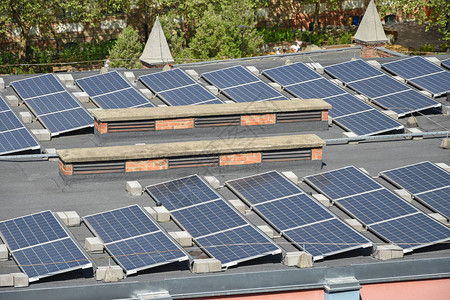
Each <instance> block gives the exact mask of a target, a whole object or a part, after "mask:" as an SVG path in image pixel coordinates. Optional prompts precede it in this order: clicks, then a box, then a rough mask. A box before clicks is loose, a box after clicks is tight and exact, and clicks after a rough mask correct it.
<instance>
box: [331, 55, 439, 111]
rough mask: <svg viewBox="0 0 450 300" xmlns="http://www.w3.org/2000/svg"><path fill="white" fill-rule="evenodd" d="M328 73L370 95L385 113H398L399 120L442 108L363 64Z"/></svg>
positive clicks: (335, 68)
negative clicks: (413, 114)
mask: <svg viewBox="0 0 450 300" xmlns="http://www.w3.org/2000/svg"><path fill="white" fill-rule="evenodd" d="M325 72H327V73H328V74H330V75H331V76H333V77H335V78H338V79H340V80H342V81H344V82H345V83H346V84H347V86H348V87H350V88H351V89H353V90H355V91H357V92H359V93H361V94H364V95H366V96H367V97H369V98H370V99H372V101H373V102H374V103H376V104H378V105H380V106H381V107H383V108H384V109H391V110H393V111H395V112H396V113H398V115H399V116H405V115H406V114H408V113H412V112H416V111H421V110H425V109H429V108H433V107H440V106H441V104H440V103H438V102H436V101H434V100H433V99H431V98H429V97H427V96H425V95H423V94H421V93H419V92H417V91H416V90H413V89H411V88H410V87H408V86H407V85H406V84H403V83H401V82H399V81H397V80H395V79H394V78H392V77H389V76H387V75H386V74H384V73H382V72H381V71H379V70H378V69H376V68H375V67H373V66H371V65H369V64H368V63H366V62H364V61H362V60H355V61H349V62H345V63H340V64H337V65H333V66H329V67H326V68H325Z"/></svg>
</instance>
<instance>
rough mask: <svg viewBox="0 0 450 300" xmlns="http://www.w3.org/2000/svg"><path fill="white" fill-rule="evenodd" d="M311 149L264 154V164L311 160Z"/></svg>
mask: <svg viewBox="0 0 450 300" xmlns="http://www.w3.org/2000/svg"><path fill="white" fill-rule="evenodd" d="M311 157H312V154H311V149H301V150H276V151H266V152H262V158H261V159H262V162H274V161H295V160H311Z"/></svg>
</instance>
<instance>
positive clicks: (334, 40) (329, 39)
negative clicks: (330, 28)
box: [327, 36, 337, 46]
mask: <svg viewBox="0 0 450 300" xmlns="http://www.w3.org/2000/svg"><path fill="white" fill-rule="evenodd" d="M327 45H329V46H330V45H337V40H336V39H335V38H334V37H333V36H330V37H328V40H327Z"/></svg>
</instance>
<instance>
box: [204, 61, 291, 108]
mask: <svg viewBox="0 0 450 300" xmlns="http://www.w3.org/2000/svg"><path fill="white" fill-rule="evenodd" d="M202 77H203V78H204V79H205V80H206V81H208V82H209V83H210V84H213V85H215V86H217V87H218V88H219V89H220V90H221V92H222V93H223V94H225V95H226V96H228V97H229V98H231V99H233V100H234V101H236V102H254V101H266V100H287V99H288V98H287V97H285V96H283V94H281V93H280V92H278V91H277V90H275V89H274V88H272V87H271V86H269V85H268V84H266V83H265V82H263V81H262V80H260V79H259V78H258V77H256V76H255V75H253V74H252V73H251V72H250V71H249V70H247V69H246V68H244V67H243V66H235V67H231V68H226V69H222V70H218V71H212V72H207V73H203V74H202Z"/></svg>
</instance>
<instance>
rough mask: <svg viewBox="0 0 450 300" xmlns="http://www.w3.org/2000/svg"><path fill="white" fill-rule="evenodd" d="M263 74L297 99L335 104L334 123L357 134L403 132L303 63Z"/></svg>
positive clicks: (331, 113)
mask: <svg viewBox="0 0 450 300" xmlns="http://www.w3.org/2000/svg"><path fill="white" fill-rule="evenodd" d="M263 74H264V75H266V76H267V77H269V78H270V79H272V80H275V81H277V82H278V83H280V84H281V85H283V87H284V89H285V90H286V91H288V92H289V93H291V94H292V95H294V96H296V97H299V98H322V99H324V100H325V101H327V102H328V103H330V104H331V105H332V109H331V110H330V111H329V114H330V116H331V117H332V118H333V120H334V122H335V123H337V124H339V125H340V126H341V127H343V128H344V129H346V130H349V131H353V132H354V133H356V134H358V135H373V134H377V133H383V132H386V131H391V130H401V129H403V126H402V125H401V124H400V123H398V122H397V121H395V120H393V119H391V118H389V117H388V116H387V115H385V114H383V113H381V112H379V111H377V110H376V109H374V108H373V107H372V106H370V105H368V104H366V103H364V102H363V101H361V100H359V99H357V98H356V97H354V96H353V95H350V94H349V93H348V92H347V91H345V90H344V89H342V88H340V87H338V86H337V85H335V84H334V83H332V82H330V81H328V80H327V79H325V78H324V77H322V76H321V75H319V74H318V73H316V72H315V71H313V70H312V69H311V68H309V67H308V66H306V65H305V64H303V63H301V62H299V63H295V64H290V65H287V66H282V67H277V68H273V69H268V70H265V71H264V72H263Z"/></svg>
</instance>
